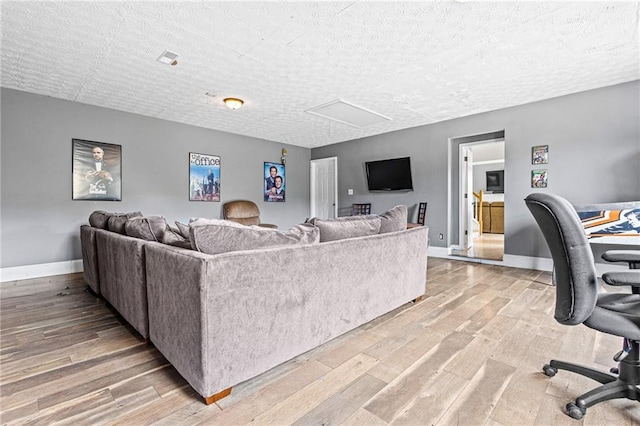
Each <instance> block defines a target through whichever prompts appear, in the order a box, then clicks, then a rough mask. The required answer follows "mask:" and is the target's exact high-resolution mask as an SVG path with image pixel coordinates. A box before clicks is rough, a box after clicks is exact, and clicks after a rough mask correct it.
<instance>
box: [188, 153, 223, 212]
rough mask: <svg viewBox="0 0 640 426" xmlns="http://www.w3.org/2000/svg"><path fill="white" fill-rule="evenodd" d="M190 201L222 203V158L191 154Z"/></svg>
mask: <svg viewBox="0 0 640 426" xmlns="http://www.w3.org/2000/svg"><path fill="white" fill-rule="evenodd" d="M189 201H220V157H219V156H217V155H207V154H198V153H196V152H190V153H189Z"/></svg>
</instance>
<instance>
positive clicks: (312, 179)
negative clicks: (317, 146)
mask: <svg viewBox="0 0 640 426" xmlns="http://www.w3.org/2000/svg"><path fill="white" fill-rule="evenodd" d="M319 162H325V163H328V162H332V163H333V217H338V157H326V158H316V159H315V160H311V161H310V162H309V173H310V174H309V214H310V217H314V216H316V205H317V202H316V196H317V194H316V185H315V183H316V179H317V176H316V164H317V163H319Z"/></svg>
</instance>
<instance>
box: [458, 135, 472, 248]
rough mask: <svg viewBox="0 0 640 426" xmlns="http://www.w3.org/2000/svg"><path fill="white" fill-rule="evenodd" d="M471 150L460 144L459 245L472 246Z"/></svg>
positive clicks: (463, 246)
mask: <svg viewBox="0 0 640 426" xmlns="http://www.w3.org/2000/svg"><path fill="white" fill-rule="evenodd" d="M472 191H473V152H472V151H471V149H469V148H468V147H466V146H464V145H460V192H459V193H460V202H459V206H460V234H459V235H460V245H461V246H462V249H463V250H467V249H469V248H471V246H473V193H472Z"/></svg>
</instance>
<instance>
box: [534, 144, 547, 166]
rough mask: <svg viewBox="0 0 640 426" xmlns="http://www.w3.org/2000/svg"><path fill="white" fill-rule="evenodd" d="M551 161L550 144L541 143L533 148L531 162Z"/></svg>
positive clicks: (542, 162)
mask: <svg viewBox="0 0 640 426" xmlns="http://www.w3.org/2000/svg"><path fill="white" fill-rule="evenodd" d="M548 163H549V145H539V146H534V147H532V148H531V164H548Z"/></svg>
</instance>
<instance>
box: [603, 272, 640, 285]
mask: <svg viewBox="0 0 640 426" xmlns="http://www.w3.org/2000/svg"><path fill="white" fill-rule="evenodd" d="M602 281H604V282H605V283H607V284H609V285H613V286H627V285H628V286H631V287H634V288H639V289H640V271H636V270H630V271H622V272H605V273H604V274H602Z"/></svg>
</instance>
